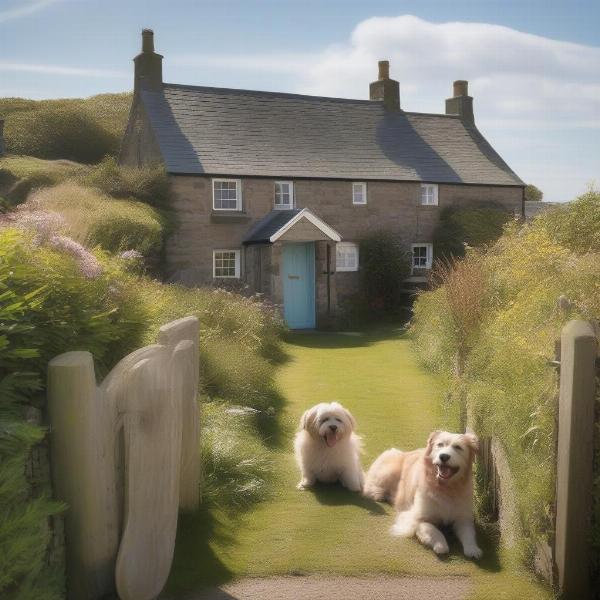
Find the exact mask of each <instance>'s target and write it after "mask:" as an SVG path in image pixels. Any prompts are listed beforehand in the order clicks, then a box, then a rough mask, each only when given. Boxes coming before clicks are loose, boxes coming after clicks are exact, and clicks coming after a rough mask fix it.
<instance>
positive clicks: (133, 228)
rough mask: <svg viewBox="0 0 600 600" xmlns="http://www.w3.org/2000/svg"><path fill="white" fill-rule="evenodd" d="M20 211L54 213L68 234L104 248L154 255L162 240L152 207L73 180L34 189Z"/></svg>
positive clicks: (158, 218)
mask: <svg viewBox="0 0 600 600" xmlns="http://www.w3.org/2000/svg"><path fill="white" fill-rule="evenodd" d="M20 211H21V212H27V211H49V212H54V213H58V214H59V215H61V216H62V218H63V219H64V221H65V232H66V233H67V234H68V235H69V236H70V237H72V238H73V239H74V240H77V241H78V242H80V243H82V244H84V245H85V246H88V247H91V248H93V247H95V246H100V247H101V248H102V249H103V250H106V251H108V252H113V253H114V252H121V251H124V250H137V251H138V252H140V253H141V254H142V255H144V256H156V255H158V253H159V252H160V249H161V247H162V243H163V223H164V219H163V217H162V216H161V214H160V213H158V212H157V211H156V210H155V209H154V208H152V207H151V206H148V205H147V204H144V203H143V202H139V201H136V200H132V199H128V200H117V199H114V198H111V197H110V196H108V195H106V194H104V193H101V192H99V191H97V190H95V189H92V188H89V187H84V186H81V185H78V184H76V183H61V184H59V185H57V186H55V187H47V188H43V189H40V190H38V191H37V192H34V193H33V194H32V195H31V196H30V198H29V200H28V201H27V203H26V204H24V205H22V206H21V207H20Z"/></svg>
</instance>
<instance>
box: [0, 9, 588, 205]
mask: <svg viewBox="0 0 600 600" xmlns="http://www.w3.org/2000/svg"><path fill="white" fill-rule="evenodd" d="M142 27H151V28H153V29H154V30H155V32H156V46H157V51H159V52H161V53H162V54H164V56H165V61H164V73H165V80H166V81H169V82H175V83H189V84H197V85H215V86H226V87H241V88H251V89H264V90H279V91H289V92H298V93H309V94H321V95H332V96H343V97H356V98H365V97H367V94H368V83H369V81H371V80H372V79H374V78H375V75H376V62H377V60H378V59H382V58H388V59H390V61H391V71H392V76H393V77H394V78H396V79H398V80H399V81H400V86H401V97H402V106H403V108H405V109H407V110H415V111H423V112H442V111H443V106H444V99H445V98H446V97H447V96H448V95H450V91H451V83H452V81H453V80H454V79H468V80H469V81H470V91H471V94H472V95H473V96H474V98H475V101H474V102H475V114H476V121H477V124H478V126H479V128H480V129H481V130H482V132H483V133H484V135H486V137H487V138H488V139H489V140H490V141H491V142H492V143H493V144H494V146H495V147H496V148H497V149H498V151H499V152H500V153H501V155H502V156H503V157H504V158H505V160H506V161H507V162H508V163H509V164H510V165H511V167H512V168H513V169H514V170H515V171H516V172H517V173H518V174H519V175H520V176H521V177H522V178H523V179H524V180H526V181H528V182H532V183H535V184H536V185H538V186H539V187H540V188H541V189H542V190H543V191H544V193H545V198H546V199H547V200H558V201H560V200H568V199H570V198H572V197H574V196H575V195H577V194H579V193H581V192H583V191H584V190H585V189H586V187H587V185H588V184H589V183H590V182H592V181H594V180H595V181H597V182H598V183H600V142H599V139H598V138H599V134H600V43H599V42H598V39H599V38H598V31H599V29H600V2H598V1H597V0H585V1H584V0H581V1H579V0H570V1H568V2H567V1H566V0H563V1H560V2H559V1H555V0H519V1H513V0H494V1H492V0H471V1H469V2H467V1H461V0H454V1H451V0H412V1H401V0H395V1H393V2H388V1H371V2H365V1H362V2H355V1H353V0H344V1H341V0H329V1H326V0H321V1H315V0H304V1H302V2H299V1H298V2H296V1H290V0H287V1H285V0H279V1H274V0H265V1H252V0H245V1H227V0H222V1H220V2H212V1H211V2H207V1H201V0H196V1H192V0H171V1H167V0H146V1H143V0H120V1H116V0H0V96H22V97H28V98H56V97H77V96H89V95H92V94H96V93H101V92H113V91H122V90H128V89H131V84H132V78H131V75H132V63H131V58H132V57H133V56H134V55H135V54H136V53H137V52H138V51H139V46H140V30H141V28H142Z"/></svg>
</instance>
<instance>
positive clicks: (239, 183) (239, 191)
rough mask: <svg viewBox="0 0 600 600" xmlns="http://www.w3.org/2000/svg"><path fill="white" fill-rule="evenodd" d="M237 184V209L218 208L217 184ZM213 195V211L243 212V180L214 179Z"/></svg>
mask: <svg viewBox="0 0 600 600" xmlns="http://www.w3.org/2000/svg"><path fill="white" fill-rule="evenodd" d="M232 182H233V183H235V195H236V198H235V199H236V204H235V208H217V207H216V206H215V201H216V194H215V191H216V186H215V184H216V183H232ZM212 193H213V204H212V205H213V210H218V211H222V210H223V211H225V210H229V211H238V212H239V211H241V210H242V180H241V179H228V178H225V179H223V178H217V179H213V180H212Z"/></svg>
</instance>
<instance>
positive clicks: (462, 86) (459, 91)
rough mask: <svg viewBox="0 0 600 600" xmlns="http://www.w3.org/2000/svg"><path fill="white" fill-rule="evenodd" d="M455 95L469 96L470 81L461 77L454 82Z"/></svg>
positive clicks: (456, 96)
mask: <svg viewBox="0 0 600 600" xmlns="http://www.w3.org/2000/svg"><path fill="white" fill-rule="evenodd" d="M453 87H454V97H455V98H458V97H460V96H468V95H469V82H468V81H465V80H464V79H459V80H458V81H455V82H454V86H453Z"/></svg>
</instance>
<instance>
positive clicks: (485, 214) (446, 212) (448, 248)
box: [433, 206, 511, 259]
mask: <svg viewBox="0 0 600 600" xmlns="http://www.w3.org/2000/svg"><path fill="white" fill-rule="evenodd" d="M510 220H511V215H510V214H509V213H507V212H506V211H505V210H502V209H498V208H492V207H479V208H456V207H452V206H448V207H446V208H444V209H442V211H441V213H440V221H439V224H438V226H437V227H436V229H435V231H434V232H433V248H434V252H435V256H436V258H446V259H451V258H453V257H458V258H460V257H462V256H464V255H465V246H472V247H481V246H486V245H489V244H491V243H493V242H495V241H496V240H497V239H498V238H499V237H500V236H501V235H502V230H503V227H504V226H505V225H506V223H508V222H509V221H510Z"/></svg>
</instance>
